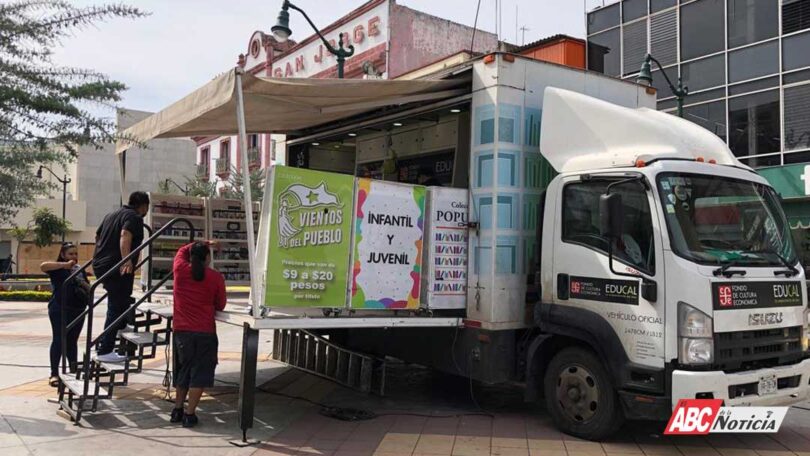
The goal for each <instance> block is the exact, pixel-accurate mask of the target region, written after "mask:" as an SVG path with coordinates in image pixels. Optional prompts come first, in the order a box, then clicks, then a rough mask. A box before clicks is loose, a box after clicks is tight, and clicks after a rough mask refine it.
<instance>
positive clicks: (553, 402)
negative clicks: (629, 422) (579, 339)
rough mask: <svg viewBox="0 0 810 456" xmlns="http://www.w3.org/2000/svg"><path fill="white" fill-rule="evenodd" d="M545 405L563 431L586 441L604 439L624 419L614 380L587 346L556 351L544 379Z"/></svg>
mask: <svg viewBox="0 0 810 456" xmlns="http://www.w3.org/2000/svg"><path fill="white" fill-rule="evenodd" d="M543 391H544V393H545V399H546V408H547V409H548V411H549V413H550V414H551V418H552V419H553V420H554V423H555V424H556V425H557V427H559V428H560V430H561V431H563V432H565V433H566V434H570V435H573V436H575V437H579V438H582V439H586V440H601V439H604V438H606V437H608V436H610V435H611V434H613V433H614V432H616V431H617V430H618V429H619V427H621V425H622V424H623V422H624V414H623V413H622V410H621V405H620V404H619V400H618V396H617V394H616V390H615V388H614V386H613V381H612V379H611V378H610V375H609V374H608V372H607V370H606V369H605V367H604V366H603V365H602V362H601V361H599V358H597V357H596V355H595V354H594V353H593V352H591V351H589V350H586V349H583V348H579V347H569V348H565V349H563V350H561V351H560V352H559V353H557V354H556V355H555V356H554V358H552V359H551V362H550V363H549V364H548V367H547V368H546V373H545V378H544V379H543Z"/></svg>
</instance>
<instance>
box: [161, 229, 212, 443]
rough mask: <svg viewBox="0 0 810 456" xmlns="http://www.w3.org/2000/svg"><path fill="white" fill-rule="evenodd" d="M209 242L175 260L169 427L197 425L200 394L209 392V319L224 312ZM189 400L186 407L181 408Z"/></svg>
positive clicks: (185, 249)
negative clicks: (172, 401) (173, 392)
mask: <svg viewBox="0 0 810 456" xmlns="http://www.w3.org/2000/svg"><path fill="white" fill-rule="evenodd" d="M211 244H212V242H211V241H208V242H194V243H192V244H188V245H185V246H183V247H182V248H181V249H180V250H178V251H177V255H176V256H175V257H174V320H173V322H172V332H173V333H174V387H175V388H176V389H177V397H176V399H175V405H174V410H172V414H171V422H172V423H179V422H181V421H182V422H183V427H192V426H194V425H196V424H197V422H198V420H197V415H196V411H197V404H198V403H199V402H200V397H201V396H202V393H203V389H204V388H210V387H212V386H214V372H215V370H216V365H217V350H218V347H219V340H218V339H217V327H216V322H215V321H214V314H215V313H216V311H218V310H223V309H224V308H225V279H224V277H222V274H220V273H219V272H217V271H215V270H213V269H211V268H210V267H208V266H209V265H210V264H211V251H210V249H209V245H211ZM186 396H188V406H187V407H186V409H185V410H183V403H184V402H185V400H186Z"/></svg>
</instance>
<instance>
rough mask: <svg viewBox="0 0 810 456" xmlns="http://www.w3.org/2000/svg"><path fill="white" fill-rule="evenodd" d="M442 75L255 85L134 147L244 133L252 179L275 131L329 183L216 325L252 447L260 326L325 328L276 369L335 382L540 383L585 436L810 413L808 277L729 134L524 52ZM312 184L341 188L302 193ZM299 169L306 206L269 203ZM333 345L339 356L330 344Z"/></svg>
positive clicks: (293, 210) (269, 247)
mask: <svg viewBox="0 0 810 456" xmlns="http://www.w3.org/2000/svg"><path fill="white" fill-rule="evenodd" d="M431 78H432V79H435V80H420V81H374V80H369V81H350V80H345V81H320V80H319V81H313V80H296V82H295V84H288V83H286V81H285V80H276V79H262V78H259V77H255V76H252V75H249V74H243V72H242V71H241V70H239V69H237V70H235V71H233V72H230V73H226V74H223V75H221V76H220V77H218V78H217V79H215V80H214V81H212V82H210V83H209V84H208V85H207V86H205V87H203V88H201V89H199V90H197V91H196V92H194V93H193V94H191V95H189V96H188V97H186V98H184V99H183V100H180V101H179V102H177V103H175V104H174V105H172V106H169V107H168V108H166V109H165V110H163V111H161V113H158V114H156V115H155V116H153V117H152V118H150V119H147V120H145V121H143V122H141V123H140V124H137V125H135V126H133V127H131V128H130V129H129V130H127V131H126V132H125V133H127V134H131V135H132V136H134V137H136V138H141V139H142V140H144V141H145V140H148V139H151V138H154V137H182V136H193V135H199V136H202V135H211V134H214V135H219V134H222V133H223V132H235V131H239V138H240V143H241V144H243V147H242V148H241V154H242V155H243V157H242V166H243V170H244V172H245V173H246V172H247V168H248V158H247V152H246V150H247V139H246V138H247V133H249V132H250V133H257V132H264V131H268V130H267V129H268V128H270V129H271V131H272V132H277V133H286V134H289V135H290V136H289V137H288V138H287V140H286V142H285V146H284V147H285V148H286V153H287V158H288V162H289V163H293V164H295V165H297V166H299V167H302V168H310V170H300V171H301V174H300V175H295V174H294V173H295V172H297V171H295V170H294V168H286V167H276V168H275V169H274V171H273V172H274V174H272V175H271V184H270V185H269V186H268V187H266V191H265V199H264V202H263V209H262V222H261V224H260V229H259V235H258V240H259V242H258V246H257V252H258V253H257V254H256V255H255V256H254V255H253V252H252V251H251V252H250V256H251V257H254V258H255V260H256V261H254V262H253V263H251V274H253V276H252V277H253V280H252V296H254V297H253V298H252V299H251V301H252V303H251V304H252V306H253V307H252V315H246V314H245V313H241V314H237V313H225V314H221V315H219V318H220V319H221V320H223V321H226V322H230V323H234V324H239V325H240V326H243V328H244V332H245V333H244V340H243V355H242V363H243V364H242V365H243V368H242V377H241V379H240V401H239V404H240V407H239V408H240V411H239V412H240V413H239V415H240V427H241V428H242V430H243V437H244V436H245V435H246V432H247V429H249V428H250V427H251V426H252V422H253V418H252V413H253V403H254V392H253V391H254V386H255V373H256V357H257V347H258V340H259V337H258V332H259V331H260V330H263V329H264V330H275V331H277V333H276V335H277V336H278V335H279V331H299V332H302V331H305V332H307V336H306V337H302V338H300V339H296V340H295V343H296V344H300V345H297V347H298V348H297V349H296V350H290V348H291V346H290V345H286V346H284V347H277V348H284V350H277V351H276V352H275V354H277V355H279V356H281V355H282V353H281V352H282V351H283V352H285V353H286V355H284V356H287V358H284V359H282V360H286V361H287V362H290V363H293V362H294V360H293V358H291V357H290V355H289V354H290V353H291V352H293V351H294V352H295V354H296V359H298V360H299V361H301V360H303V361H304V364H305V366H309V367H305V368H307V369H308V370H310V371H314V372H316V373H319V374H321V375H327V374H325V373H324V372H325V371H319V369H321V368H322V367H323V366H324V365H326V366H327V368H326V370H329V369H330V368H332V367H334V365H335V364H334V363H331V362H330V360H323V359H322V355H324V353H325V354H326V356H328V355H329V353H331V352H332V348H336V347H342V348H345V349H346V350H351V351H353V352H354V353H355V354H356V353H364V354H369V355H380V356H384V355H387V356H393V357H396V358H400V359H402V360H406V361H409V362H412V363H418V364H422V365H425V366H431V367H434V368H436V369H439V370H442V371H445V372H449V373H452V374H457V375H462V376H465V377H469V378H471V379H474V380H478V381H481V382H484V383H499V382H522V383H523V384H525V387H526V399H527V400H532V401H534V400H538V399H540V398H541V397H542V398H544V399H545V402H546V406H547V409H548V411H549V413H550V414H551V416H552V417H553V418H554V420H555V422H556V423H557V425H558V426H559V427H560V429H562V430H563V431H565V432H567V433H569V434H572V435H575V436H578V437H582V438H586V439H599V438H602V437H605V436H607V435H609V434H610V433H611V432H613V431H614V430H615V429H617V428H618V426H619V425H620V424H621V423H622V421H623V420H624V419H656V420H657V419H661V420H664V419H667V418H669V416H670V415H671V413H672V410H673V407H674V406H675V404H676V403H677V402H678V400H679V399H687V398H693V399H694V398H714V399H720V400H723V401H724V402H725V403H726V404H727V405H732V406H733V405H777V404H793V403H796V402H799V401H803V400H806V399H807V398H808V392H809V391H810V356H809V355H810V352H808V337H809V336H810V328H808V313H807V296H806V280H805V276H804V271H803V269H802V268H801V267H800V264H799V261H798V256H797V252H796V249H795V246H794V245H793V241H792V239H791V235H790V232H789V227H788V225H787V222H786V219H785V215H784V213H783V210H782V208H781V202H780V197H779V195H778V194H776V192H775V191H774V190H773V188H772V187H771V186H770V185H768V182H767V181H766V180H765V179H764V178H762V177H761V176H759V175H758V174H756V173H755V172H754V171H753V170H752V169H750V168H749V167H747V166H745V165H743V164H741V163H740V162H739V161H738V160H736V158H735V157H734V155H733V154H732V153H731V151H730V150H729V149H728V147H727V146H726V144H725V143H724V142H723V141H722V140H720V139H719V138H718V137H716V136H715V135H713V134H712V133H710V132H709V131H707V130H705V129H703V128H701V127H699V126H697V125H695V124H693V123H690V122H688V121H685V120H683V119H679V118H677V117H675V116H672V115H669V114H665V113H661V112H658V111H655V110H653V109H650V108H652V107H655V106H656V100H655V91H654V90H653V89H650V88H647V87H641V86H638V85H636V84H632V83H629V82H627V81H620V80H617V79H613V78H608V77H605V76H603V75H599V74H593V73H589V72H584V71H580V70H576V69H571V68H566V67H563V66H560V65H553V64H549V63H544V62H538V61H534V60H531V59H527V58H523V57H520V56H515V55H512V54H504V53H495V54H490V55H487V56H482V57H480V58H476V59H473V60H471V61H470V62H468V63H466V64H463V65H459V66H454V67H449V68H447V69H445V70H442V71H440V72H439V73H437V74H436V75H433V76H431ZM243 89H244V98H245V100H246V101H243ZM561 89H569V90H573V91H574V92H568V91H565V90H561ZM575 92H577V93H575ZM212 94H214V95H212ZM325 94H329V96H325ZM582 94H588V95H591V96H593V97H596V98H591V97H589V96H585V95H582ZM340 97H343V98H340ZM364 97H365V98H364ZM597 98H599V99H597ZM603 100H607V101H603ZM608 101H610V103H609V102H608ZM614 103H615V104H614ZM619 105H621V106H619ZM234 107H236V108H237V115H236V116H234V115H233V109H234ZM244 114H247V115H244ZM237 127H238V128H237ZM127 147H131V145H127V144H126V143H123V144H120V145H119V146H117V150H118V152H119V155H120V157H121V162H122V170H123V169H125V167H124V165H123V164H124V163H125V157H126V150H127ZM421 159H424V160H423V161H420V160H421ZM439 165H441V166H439ZM552 167H553V170H556V172H557V173H559V174H557V175H556V176H554V173H553V172H552ZM424 168H429V169H432V170H433V171H434V174H435V175H437V176H439V177H441V178H442V179H443V182H442V184H444V185H445V186H450V187H455V188H454V189H452V192H453V194H454V195H456V194H458V193H459V192H460V193H461V201H460V203H459V202H458V201H457V202H456V203H455V205H451V208H453V209H458V212H459V214H452V217H451V219H452V220H453V222H454V223H456V225H455V226H454V227H453V228H455V229H460V230H459V233H461V235H460V236H455V235H450V236H448V239H451V240H452V239H455V241H454V242H457V243H458V244H460V245H456V246H454V247H453V249H458V250H452V251H451V252H450V253H451V255H449V256H451V257H452V258H450V260H452V261H448V263H446V264H443V265H442V267H443V268H444V269H443V270H444V271H450V272H452V273H449V274H444V273H440V274H435V271H434V269H435V268H433V269H431V267H432V266H431V264H430V263H422V264H421V265H420V261H422V260H426V261H430V259H431V258H432V257H431V255H433V254H435V253H436V250H435V249H436V247H437V245H438V244H439V242H438V239H437V237H434V236H433V235H431V234H430V233H431V231H430V222H428V229H427V230H426V232H427V233H428V236H425V237H423V233H422V227H423V222H424V221H426V220H432V218H433V215H432V214H430V213H429V212H430V211H431V209H432V208H431V207H430V204H428V205H427V211H426V212H427V213H426V212H425V206H424V205H423V202H424V201H425V200H428V201H433V200H434V195H439V191H441V190H447V189H442V188H439V187H429V188H428V189H427V190H426V189H425V187H421V186H413V185H410V186H409V185H404V183H410V184H413V183H415V181H417V175H418V172H419V170H420V169H424ZM279 170H280V171H279ZM291 170H292V171H291ZM311 170H319V171H332V173H331V174H327V173H319V175H318V176H315V177H313V178H312V180H313V181H312V182H310V183H308V184H307V186H302V185H298V183H303V180H306V176H304V174H305V172H310V173H314V172H315V171H311ZM448 170H450V171H451V172H448V173H444V172H445V171H448ZM338 173H342V174H338ZM442 173H444V174H442ZM282 174H287V176H288V178H289V179H288V183H289V185H288V186H286V187H281V188H279V189H278V190H285V189H286V190H285V191H279V192H277V193H268V191H269V190H268V188H272V187H274V186H275V184H278V183H279V182H282V180H283V179H282V180H279V179H276V178H277V177H279V176H280V175H282ZM302 176H303V177H302ZM355 176H367V178H364V179H359V178H355ZM552 176H554V177H553V179H552ZM310 177H312V175H311V174H310ZM293 178H294V179H293ZM299 178H300V179H302V180H301V181H300V182H298V181H296V180H295V179H299ZM370 178H374V179H370ZM382 180H397V181H398V182H399V183H397V184H391V185H394V186H398V187H396V189H395V191H394V190H391V188H393V187H391V188H387V189H383V187H384V184H386V183H383V182H382ZM285 185H287V184H285ZM327 186H328V189H327ZM247 187H248V188H249V186H247ZM305 187H306V188H305ZM380 189H382V190H380ZM386 192H389V193H386ZM369 195H370V196H369ZM380 195H382V196H380ZM389 196H390V198H389ZM453 197H454V198H457V197H456V196H453ZM245 198H246V201H249V200H250V196H249V195H245ZM271 200H272V204H271ZM445 201H446V200H445ZM363 204H365V206H363ZM246 207H249V206H246ZM361 209H362V210H361ZM336 211H341V215H340V216H339V217H338V216H337V212H336ZM316 212H320V213H316ZM371 212H374V213H375V214H374V216H372V215H369V217H368V218H367V219H364V220H361V218H362V217H363V213H369V214H370V213H371ZM380 214H384V215H385V216H384V217H382V218H380V217H379V215H380ZM456 215H459V216H460V218H459V217H456ZM423 216H424V217H423ZM400 218H401V220H400ZM251 220H252V218H251V217H247V227H246V231H247V236H248V239H249V241H248V242H249V245H248V247H249V249H252V244H253V243H252V239H251V235H252V231H253V230H252V228H251ZM274 220H275V221H274ZM459 220H460V221H461V222H459ZM361 222H362V223H361ZM380 222H382V223H380ZM383 225H388V227H385V226H383ZM373 230H376V234H374V233H372V231H373ZM338 232H339V233H340V236H337V235H336V234H337V233H338ZM307 235H309V236H310V237H309V238H307V237H306V236H307ZM274 236H276V237H274ZM299 238H300V239H299ZM370 241H373V242H370ZM423 241H424V242H423ZM364 242H368V244H364ZM423 244H424V248H423ZM369 246H371V247H372V248H374V249H377V250H369ZM305 248H306V249H311V250H304V249H305ZM295 249H301V250H298V253H297V254H296V253H295V252H293V251H292V250H295ZM319 249H320V250H319ZM350 249H351V250H350ZM392 249H395V250H392ZM422 252H425V255H423V256H422V255H421V254H422ZM377 253H382V255H378V254H377ZM350 258H351V259H350ZM361 263H362V264H361ZM433 266H436V264H435V263H433ZM430 271H433V273H430ZM425 272H428V273H430V274H429V275H428V277H427V280H423V282H428V283H429V282H430V281H433V282H434V283H433V284H432V285H436V283H435V282H438V281H439V280H443V279H444V278H445V277H449V278H451V279H453V281H454V282H453V283H452V284H451V285H452V286H449V287H448V286H445V287H442V286H441V285H442V284H438V285H439V286H438V289H444V290H449V291H452V292H454V293H456V295H455V296H454V297H453V299H452V300H449V299H448V300H442V301H443V305H434V302H432V300H431V297H430V293H429V292H431V291H435V288H433V287H432V286H431V287H428V288H427V290H428V294H427V296H425V295H420V293H419V290H420V286H419V277H420V273H425ZM366 273H367V274H368V275H366V276H364V274H366ZM347 283H349V286H347ZM410 284H413V286H412V287H410V286H408V285H410ZM422 286H423V287H424V286H425V285H424V284H422ZM268 289H269V290H270V291H269V292H268V291H267V290H268ZM423 289H424V288H423ZM299 290H304V291H303V292H300V293H299ZM459 291H460V293H459ZM389 292H390V293H389ZM451 301H452V302H451ZM289 308H294V309H293V310H294V311H290V312H287V311H288V310H289ZM268 309H269V310H270V311H271V312H269V313H268V312H267V310H268ZM296 312H297V313H296ZM265 314H267V315H265ZM290 317H292V318H290ZM312 334H318V335H322V336H327V337H328V343H329V344H331V345H330V347H331V348H330V349H329V350H326V351H325V352H322V351H318V350H309V347H310V346H309V345H306V344H309V343H310V342H311V339H310V338H309V337H310V335H312ZM277 340H279V339H278V338H277ZM299 349H300V350H299ZM302 350H303V351H302ZM299 354H303V355H305V356H297V355H299ZM310 356H311V357H312V358H311V359H310ZM364 359H367V358H364ZM344 361H345V358H344ZM336 364H337V365H338V366H340V365H341V364H340V360H338V362H337V363H336ZM347 364H348V365H349V367H351V366H352V363H347ZM312 366H314V367H312ZM358 366H360V364H354V367H358ZM363 366H366V365H365V364H363ZM344 367H345V366H344ZM349 370H351V369H349ZM357 370H358V371H361V372H366V373H367V372H368V371H369V370H368V369H365V367H360V368H358V369H357Z"/></svg>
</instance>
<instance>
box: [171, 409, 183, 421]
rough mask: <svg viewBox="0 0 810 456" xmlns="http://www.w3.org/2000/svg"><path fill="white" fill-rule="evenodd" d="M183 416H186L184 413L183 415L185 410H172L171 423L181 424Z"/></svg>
mask: <svg viewBox="0 0 810 456" xmlns="http://www.w3.org/2000/svg"><path fill="white" fill-rule="evenodd" d="M183 416H185V415H184V413H183V409H181V408H176V409H172V417H171V419H170V420H169V422H171V423H179V422H181V421H183Z"/></svg>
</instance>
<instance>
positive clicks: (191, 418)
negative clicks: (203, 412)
mask: <svg viewBox="0 0 810 456" xmlns="http://www.w3.org/2000/svg"><path fill="white" fill-rule="evenodd" d="M198 422H199V420H198V419H197V415H183V427H184V428H190V427H194V426H196V425H197V423H198Z"/></svg>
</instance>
